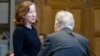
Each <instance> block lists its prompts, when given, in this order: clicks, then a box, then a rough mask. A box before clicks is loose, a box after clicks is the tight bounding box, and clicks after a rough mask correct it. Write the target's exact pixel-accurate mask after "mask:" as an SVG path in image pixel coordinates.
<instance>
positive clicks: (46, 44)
mask: <svg viewBox="0 0 100 56" xmlns="http://www.w3.org/2000/svg"><path fill="white" fill-rule="evenodd" d="M50 47H51V45H50V40H49V38H48V37H45V40H44V43H43V46H42V47H41V50H40V52H39V54H38V56H48V53H49V50H50Z"/></svg>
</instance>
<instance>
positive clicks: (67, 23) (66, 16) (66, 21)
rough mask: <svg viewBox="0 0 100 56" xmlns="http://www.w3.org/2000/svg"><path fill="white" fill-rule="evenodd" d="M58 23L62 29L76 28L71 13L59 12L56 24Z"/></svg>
mask: <svg viewBox="0 0 100 56" xmlns="http://www.w3.org/2000/svg"><path fill="white" fill-rule="evenodd" d="M56 21H58V22H59V24H60V25H61V26H62V28H69V29H70V30H73V28H74V17H73V14H72V13H71V12H69V11H59V12H57V14H56V17H55V22H56Z"/></svg>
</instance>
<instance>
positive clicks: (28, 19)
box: [25, 4, 36, 24]
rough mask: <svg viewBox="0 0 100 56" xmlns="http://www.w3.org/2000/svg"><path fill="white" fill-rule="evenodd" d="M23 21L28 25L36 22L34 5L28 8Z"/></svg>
mask: <svg viewBox="0 0 100 56" xmlns="http://www.w3.org/2000/svg"><path fill="white" fill-rule="evenodd" d="M25 21H26V23H30V24H32V23H35V22H36V8H35V5H34V4H32V5H30V6H29V12H28V13H27V14H26V17H25Z"/></svg>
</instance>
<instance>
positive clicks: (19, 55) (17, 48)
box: [13, 29, 26, 56]
mask: <svg viewBox="0 0 100 56" xmlns="http://www.w3.org/2000/svg"><path fill="white" fill-rule="evenodd" d="M24 37H25V32H23V29H17V30H15V32H14V34H13V48H14V55H15V56H26V55H25V54H24V53H23V41H24Z"/></svg>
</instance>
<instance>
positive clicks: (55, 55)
mask: <svg viewBox="0 0 100 56" xmlns="http://www.w3.org/2000/svg"><path fill="white" fill-rule="evenodd" d="M66 32H67V33H66ZM68 32H72V31H71V30H69V29H67V28H64V29H62V30H61V31H58V32H55V33H53V34H50V35H48V36H47V37H46V38H45V41H44V45H43V46H42V48H41V50H40V52H39V54H38V56H86V55H85V54H84V52H83V51H82V50H81V49H80V48H79V46H78V45H77V43H76V42H75V41H74V40H73V38H72V36H70V35H69V34H68ZM73 34H74V35H75V36H76V37H77V38H78V39H79V40H80V41H81V42H82V43H83V44H82V48H83V49H84V50H85V51H86V53H88V40H87V39H86V38H85V37H83V36H82V35H80V34H77V33H74V32H73Z"/></svg>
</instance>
